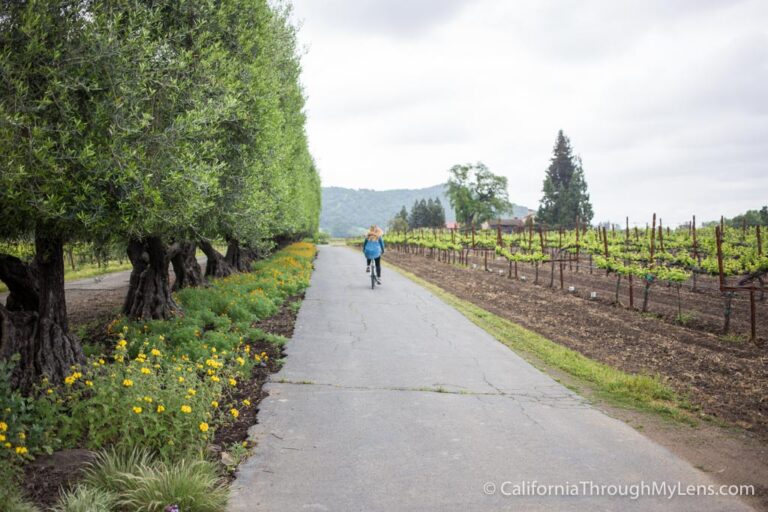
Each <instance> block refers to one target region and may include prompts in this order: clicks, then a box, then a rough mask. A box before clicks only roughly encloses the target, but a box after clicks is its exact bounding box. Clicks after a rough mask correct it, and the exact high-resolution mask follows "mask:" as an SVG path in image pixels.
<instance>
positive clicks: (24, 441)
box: [0, 354, 62, 466]
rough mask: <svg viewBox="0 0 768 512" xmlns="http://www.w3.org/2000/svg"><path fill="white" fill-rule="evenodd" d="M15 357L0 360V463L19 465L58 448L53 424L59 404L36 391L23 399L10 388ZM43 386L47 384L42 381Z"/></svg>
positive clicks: (42, 391) (57, 416)
mask: <svg viewBox="0 0 768 512" xmlns="http://www.w3.org/2000/svg"><path fill="white" fill-rule="evenodd" d="M18 361H19V356H18V354H16V355H14V356H12V357H11V358H10V359H9V360H0V464H1V465H10V466H13V465H20V464H22V463H23V462H24V461H26V460H30V459H32V458H33V457H34V455H37V454H40V453H51V452H53V450H54V449H57V448H60V447H61V444H62V443H61V440H60V439H59V438H58V437H57V436H56V434H55V432H56V425H57V424H58V421H59V417H60V416H61V409H60V407H59V405H58V404H57V403H56V402H55V401H53V400H52V399H50V398H49V397H48V396H46V395H45V391H44V390H37V393H39V394H40V396H39V397H37V398H35V397H34V396H30V397H27V396H23V395H22V394H21V393H20V392H18V391H16V390H14V389H12V388H11V373H12V372H13V368H14V367H15V366H16V364H17V363H18ZM43 384H44V385H45V384H47V382H46V381H45V380H44V381H43Z"/></svg>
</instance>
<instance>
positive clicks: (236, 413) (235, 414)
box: [229, 409, 240, 418]
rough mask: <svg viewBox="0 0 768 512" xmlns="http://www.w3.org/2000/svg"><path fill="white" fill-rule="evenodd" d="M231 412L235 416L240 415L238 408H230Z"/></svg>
mask: <svg viewBox="0 0 768 512" xmlns="http://www.w3.org/2000/svg"><path fill="white" fill-rule="evenodd" d="M229 414H231V415H232V417H233V418H237V417H238V416H240V411H238V410H237V409H230V410H229Z"/></svg>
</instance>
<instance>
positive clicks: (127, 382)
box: [123, 379, 133, 388]
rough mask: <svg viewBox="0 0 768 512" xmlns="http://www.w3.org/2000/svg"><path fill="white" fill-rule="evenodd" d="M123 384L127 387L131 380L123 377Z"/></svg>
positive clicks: (129, 385) (130, 384) (131, 383)
mask: <svg viewBox="0 0 768 512" xmlns="http://www.w3.org/2000/svg"><path fill="white" fill-rule="evenodd" d="M123 386H124V387H126V388H129V387H131V386H133V381H132V380H131V379H125V380H123Z"/></svg>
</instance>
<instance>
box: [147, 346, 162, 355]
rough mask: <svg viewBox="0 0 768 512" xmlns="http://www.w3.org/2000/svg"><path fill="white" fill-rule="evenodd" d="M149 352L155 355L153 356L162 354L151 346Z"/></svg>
mask: <svg viewBox="0 0 768 512" xmlns="http://www.w3.org/2000/svg"><path fill="white" fill-rule="evenodd" d="M150 353H151V354H152V355H153V356H155V357H160V356H161V355H163V354H162V353H161V352H160V351H159V350H157V349H156V348H153V349H152V352H150Z"/></svg>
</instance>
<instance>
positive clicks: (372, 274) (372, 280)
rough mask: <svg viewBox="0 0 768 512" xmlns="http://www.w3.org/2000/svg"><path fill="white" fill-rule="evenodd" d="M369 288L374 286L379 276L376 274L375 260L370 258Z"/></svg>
mask: <svg viewBox="0 0 768 512" xmlns="http://www.w3.org/2000/svg"><path fill="white" fill-rule="evenodd" d="M370 267H371V290H373V289H374V288H376V283H378V281H379V276H378V274H376V260H374V259H371V265H370Z"/></svg>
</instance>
